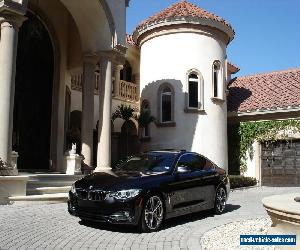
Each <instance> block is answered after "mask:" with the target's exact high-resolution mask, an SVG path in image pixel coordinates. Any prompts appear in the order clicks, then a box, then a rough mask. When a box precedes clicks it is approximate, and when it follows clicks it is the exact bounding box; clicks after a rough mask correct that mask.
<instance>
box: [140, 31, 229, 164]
mask: <svg viewBox="0 0 300 250" xmlns="http://www.w3.org/2000/svg"><path fill="white" fill-rule="evenodd" d="M225 58H226V45H225V44H224V43H222V42H220V41H217V40H215V39H214V38H213V37H209V36H206V35H203V34H197V33H175V34H167V35H163V36H158V37H155V38H153V39H151V40H148V41H146V42H145V43H144V44H143V45H142V47H141V66H140V67H141V68H140V77H141V86H140V91H141V96H142V99H148V100H149V101H150V105H151V112H152V114H153V115H154V116H155V117H156V118H158V108H157V107H158V88H159V86H160V85H161V84H162V83H164V82H168V83H170V84H171V85H172V86H173V88H174V91H175V103H174V121H175V122H176V126H175V127H165V128H162V127H157V126H156V125H155V124H151V131H150V136H151V142H150V143H149V144H148V145H149V146H148V148H149V149H163V148H176V149H187V150H192V151H195V152H198V153H201V154H203V155H205V156H207V157H208V158H210V159H211V160H213V161H214V162H215V163H217V164H218V165H219V166H220V167H222V168H225V169H227V165H228V163H227V108H226V102H225V101H223V102H220V101H215V102H213V101H212V100H211V97H212V93H213V90H212V64H213V62H214V61H215V60H219V61H220V62H221V64H222V68H223V69H224V64H225ZM191 69H197V70H198V71H200V72H201V74H202V77H203V79H204V110H205V111H204V112H202V113H186V112H185V111H184V109H185V95H186V93H187V76H186V74H187V71H189V70H191ZM224 77H225V76H224ZM223 84H225V80H224V83H223ZM224 96H225V95H224Z"/></svg>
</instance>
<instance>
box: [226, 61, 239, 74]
mask: <svg viewBox="0 0 300 250" xmlns="http://www.w3.org/2000/svg"><path fill="white" fill-rule="evenodd" d="M227 68H228V71H229V72H230V73H231V74H235V73H237V72H239V71H240V68H239V67H238V66H236V65H234V64H233V63H231V62H227Z"/></svg>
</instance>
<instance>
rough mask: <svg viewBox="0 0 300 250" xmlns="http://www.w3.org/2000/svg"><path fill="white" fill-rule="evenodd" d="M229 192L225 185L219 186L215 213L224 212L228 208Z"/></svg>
mask: <svg viewBox="0 0 300 250" xmlns="http://www.w3.org/2000/svg"><path fill="white" fill-rule="evenodd" d="M226 200H227V194H226V190H225V188H224V187H219V188H218V189H217V191H216V198H215V207H214V212H215V214H222V213H223V212H224V210H225V208H226Z"/></svg>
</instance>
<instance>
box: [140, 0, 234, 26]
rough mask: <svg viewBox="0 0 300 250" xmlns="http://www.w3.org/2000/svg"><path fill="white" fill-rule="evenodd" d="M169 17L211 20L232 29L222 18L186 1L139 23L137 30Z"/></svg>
mask: <svg viewBox="0 0 300 250" xmlns="http://www.w3.org/2000/svg"><path fill="white" fill-rule="evenodd" d="M171 17H200V18H204V19H211V20H214V21H217V22H219V23H222V24H224V25H226V26H228V27H229V28H230V29H232V27H231V25H230V24H229V23H228V22H226V21H225V20H224V19H223V18H221V17H219V16H217V15H214V14H212V13H210V12H208V11H206V10H203V9H201V8H199V7H198V6H196V5H194V4H192V3H189V2H187V1H179V2H177V3H175V4H173V5H171V6H170V7H168V8H166V9H164V10H162V11H161V12H159V13H157V14H155V15H153V16H151V17H149V18H148V19H146V20H145V21H143V22H141V23H140V24H139V25H138V26H137V29H139V28H142V27H143V26H146V25H149V24H151V23H156V22H159V21H163V20H166V19H168V18H171ZM232 30H233V29H232Z"/></svg>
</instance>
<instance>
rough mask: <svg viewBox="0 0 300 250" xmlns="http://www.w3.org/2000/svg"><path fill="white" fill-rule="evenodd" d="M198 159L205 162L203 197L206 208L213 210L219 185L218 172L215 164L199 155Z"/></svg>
mask: <svg viewBox="0 0 300 250" xmlns="http://www.w3.org/2000/svg"><path fill="white" fill-rule="evenodd" d="M198 157H199V158H200V161H201V162H205V164H204V165H203V166H202V180H201V186H200V188H201V197H202V199H203V203H205V206H207V208H211V207H212V206H213V205H214V200H215V191H216V186H217V185H218V172H217V170H216V167H215V164H214V163H213V162H211V161H210V160H208V159H207V158H205V157H204V156H202V155H198ZM203 205H204V204H203Z"/></svg>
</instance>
